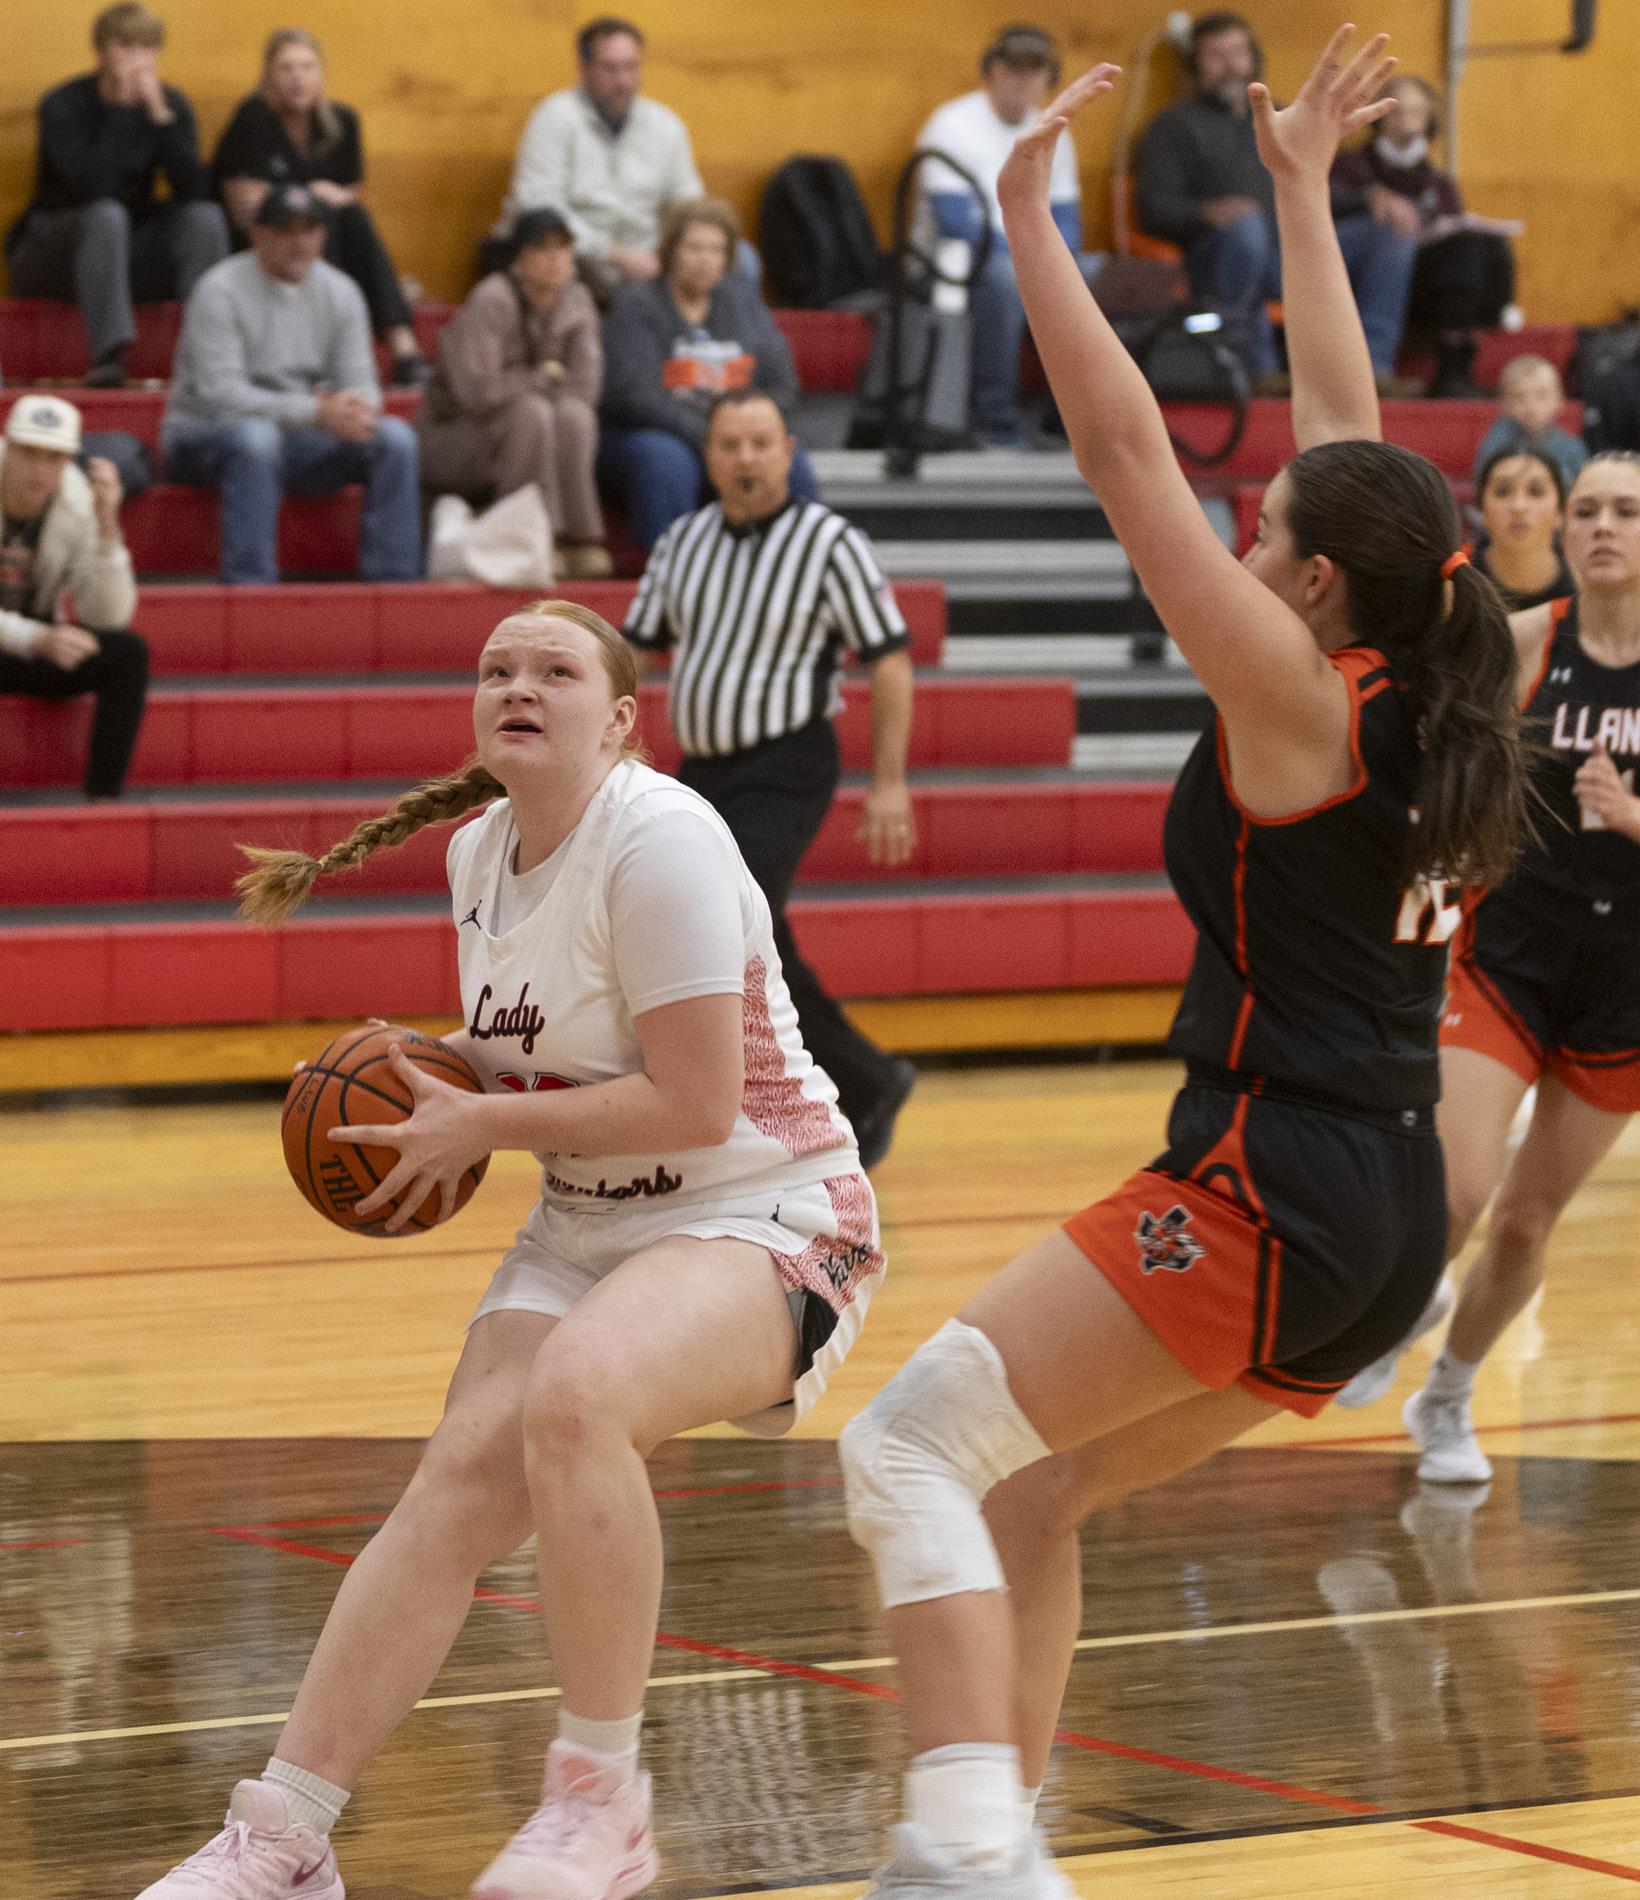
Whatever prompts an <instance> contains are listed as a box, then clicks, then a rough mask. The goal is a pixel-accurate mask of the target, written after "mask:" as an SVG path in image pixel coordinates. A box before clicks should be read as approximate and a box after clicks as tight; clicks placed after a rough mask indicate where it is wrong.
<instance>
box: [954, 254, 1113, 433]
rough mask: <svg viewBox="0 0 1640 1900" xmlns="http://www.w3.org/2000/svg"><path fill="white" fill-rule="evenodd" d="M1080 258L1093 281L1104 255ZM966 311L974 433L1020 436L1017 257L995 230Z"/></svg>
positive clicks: (1021, 333)
mask: <svg viewBox="0 0 1640 1900" xmlns="http://www.w3.org/2000/svg"><path fill="white" fill-rule="evenodd" d="M1076 261H1077V263H1078V264H1080V265H1081V267H1082V275H1083V277H1084V278H1086V279H1087V281H1088V282H1089V283H1091V282H1092V281H1093V279H1094V278H1095V277H1096V276H1097V275H1098V274H1099V266H1100V265H1101V264H1102V263H1103V262H1104V259H1103V257H1101V256H1099V255H1097V254H1096V253H1092V252H1087V251H1084V252H1082V253H1081V254H1080V255H1079V256H1078V257H1077V260H1076ZM968 314H969V333H970V336H971V338H972V341H971V343H970V345H969V363H970V373H971V388H972V393H971V397H970V421H971V423H972V425H973V428H974V432H975V433H976V434H977V435H980V436H983V437H984V438H985V439H986V440H987V441H989V442H1012V441H1015V440H1017V438H1018V436H1019V352H1020V347H1021V345H1022V344H1023V343H1024V341H1025V306H1024V304H1022V303H1021V302H1020V299H1019V279H1018V278H1017V277H1016V276H1015V275H1014V260H1013V257H1012V255H1011V254H1010V252H1009V250H1008V246H1007V245H1006V244H1005V243H1004V242H1003V241H1002V239H1001V238H1000V237H997V236H996V235H995V234H993V236H992V241H991V254H990V256H989V257H988V258H987V259H986V260H985V268H984V270H982V271H981V272H980V274H979V276H978V277H976V278H975V279H974V281H973V283H972V284H970V285H969V287H968Z"/></svg>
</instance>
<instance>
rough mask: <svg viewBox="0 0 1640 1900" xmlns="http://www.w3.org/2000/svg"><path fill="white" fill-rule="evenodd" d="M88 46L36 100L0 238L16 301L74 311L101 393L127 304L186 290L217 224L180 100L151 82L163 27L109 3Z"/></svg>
mask: <svg viewBox="0 0 1640 1900" xmlns="http://www.w3.org/2000/svg"><path fill="white" fill-rule="evenodd" d="M91 44H92V47H93V49H94V50H95V52H96V55H97V69H96V71H95V72H92V73H86V74H84V75H83V76H82V77H80V78H78V79H70V80H68V81H67V82H66V83H65V84H63V85H61V86H57V87H55V88H54V89H53V90H52V91H51V92H48V93H47V94H46V95H45V97H44V98H43V99H42V100H41V101H40V111H39V119H40V125H39V156H38V159H37V161H36V167H35V177H34V196H33V198H32V199H31V200H30V202H29V206H28V209H27V210H26V211H25V212H24V213H23V215H22V217H20V218H19V219H18V220H17V222H16V223H15V224H14V225H13V226H12V228H11V230H10V231H9V232H7V234H6V258H7V261H8V263H9V265H10V267H11V287H12V290H13V292H14V293H15V294H16V295H17V296H19V297H57V298H62V299H64V300H72V301H73V302H74V303H76V304H78V305H79V309H80V315H81V317H82V318H83V319H84V322H85V329H86V337H87V339H88V341H89V343H90V346H91V370H90V373H89V375H87V377H86V383H87V385H88V386H89V387H91V388H94V389H114V388H118V387H119V386H120V385H121V384H122V383H123V382H124V381H125V352H126V351H127V350H128V349H129V348H130V347H131V344H132V342H133V340H134V339H135V337H136V334H137V326H136V317H135V314H134V312H133V311H132V308H131V304H132V299H133V298H135V299H136V300H137V301H139V302H154V301H157V300H159V299H161V298H165V297H186V296H187V295H188V293H189V291H190V290H192V289H193V287H194V285H195V283H197V282H198V280H199V278H200V277H201V276H202V275H203V274H204V273H205V272H206V271H207V270H209V269H210V267H211V266H212V265H213V264H215V263H216V262H217V261H218V260H219V259H221V258H222V257H225V256H226V255H227V250H228V229H227V225H226V223H225V222H224V220H223V216H222V207H221V206H220V205H218V204H216V203H215V202H214V201H213V199H212V195H211V175H210V173H209V171H208V170H207V169H206V167H205V165H204V163H203V161H202V160H201V159H200V156H199V134H198V128H197V127H196V125H195V123H194V111H193V107H192V106H190V105H189V103H188V101H187V100H186V99H185V98H184V97H183V95H182V94H181V93H180V92H178V91H177V89H176V87H175V86H167V85H165V84H164V83H163V82H162V81H161V79H160V76H159V53H160V48H161V47H162V46H163V45H164V44H165V23H164V22H163V21H162V20H161V19H159V18H158V16H157V15H155V14H152V13H150V12H149V11H148V9H147V8H146V7H144V6H141V5H138V4H136V0H122V4H120V5H118V6H112V7H106V8H104V10H103V11H102V12H101V13H99V14H98V15H97V17H96V20H95V21H94V22H93V23H92V28H91ZM162 173H163V174H164V177H165V183H166V187H167V195H166V196H165V197H163V198H161V197H159V196H158V195H157V194H156V192H155V189H154V187H155V183H156V181H157V179H158V178H159V176H160V175H161V174H162Z"/></svg>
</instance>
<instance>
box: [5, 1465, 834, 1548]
mask: <svg viewBox="0 0 1640 1900" xmlns="http://www.w3.org/2000/svg"><path fill="white" fill-rule="evenodd" d="M842 1482H843V1480H842V1478H841V1476H838V1477H835V1478H771V1479H769V1480H767V1481H765V1482H761V1483H757V1484H688V1485H677V1486H674V1487H672V1488H671V1489H668V1490H662V1491H656V1492H654V1493H653V1494H652V1495H653V1496H655V1497H656V1498H665V1499H672V1498H720V1497H730V1496H738V1495H739V1494H740V1493H742V1492H755V1491H820V1490H826V1489H830V1488H832V1487H840V1486H841V1485H842ZM386 1522H387V1515H386V1513H385V1512H382V1511H345V1512H342V1513H340V1514H339V1515H337V1516H335V1517H275V1518H270V1519H268V1521H267V1522H266V1523H259V1524H212V1525H207V1526H206V1528H207V1529H209V1530H211V1531H214V1532H215V1533H216V1534H217V1535H218V1536H221V1537H234V1536H237V1535H238V1534H239V1533H240V1532H242V1531H256V1532H262V1531H315V1530H328V1529H329V1528H330V1527H331V1526H332V1525H337V1524H385V1523H386ZM4 1549H5V1545H4V1544H0V1550H4Z"/></svg>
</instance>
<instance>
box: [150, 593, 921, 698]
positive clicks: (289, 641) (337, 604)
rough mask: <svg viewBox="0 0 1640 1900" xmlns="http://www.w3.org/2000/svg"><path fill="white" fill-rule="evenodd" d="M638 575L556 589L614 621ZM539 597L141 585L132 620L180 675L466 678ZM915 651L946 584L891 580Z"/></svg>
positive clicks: (160, 663)
mask: <svg viewBox="0 0 1640 1900" xmlns="http://www.w3.org/2000/svg"><path fill="white" fill-rule="evenodd" d="M636 591H637V584H636V582H634V581H566V582H564V583H563V584H562V585H561V586H558V587H556V588H554V589H553V592H554V594H555V595H557V596H559V597H560V598H562V599H565V600H577V601H580V602H581V603H582V604H583V605H584V606H587V607H591V608H592V609H593V610H594V611H595V612H597V613H600V614H602V615H603V617H604V618H605V619H606V620H608V621H610V622H612V623H613V624H614V625H615V626H617V627H618V626H619V625H620V624H621V621H622V620H623V619H624V618H625V616H626V610H627V608H628V607H629V606H630V605H631V604H632V596H633V595H634V593H636ZM537 597H538V596H537V594H536V593H535V592H533V591H523V590H513V589H505V588H493V587H479V586H472V585H468V584H466V583H463V582H453V581H407V582H403V583H395V582H376V583H371V582H367V581H319V582H292V581H284V582H281V583H280V584H279V585H278V586H276V587H222V586H218V585H216V584H215V583H210V584H193V583H189V582H179V583H176V584H174V585H159V586H148V587H144V588H143V589H142V592H141V596H140V599H139V602H138V608H137V618H136V622H135V625H136V627H137V628H138V630H139V631H140V632H141V634H142V636H143V638H144V639H145V640H146V641H147V642H148V647H149V652H150V654H151V656H152V661H153V670H154V673H155V674H156V676H159V675H175V674H188V673H371V672H386V673H423V672H460V673H465V674H470V673H471V672H472V670H473V668H474V666H475V665H476V664H477V661H478V655H479V651H480V649H481V648H482V647H483V644H484V641H485V639H486V637H487V636H488V634H489V632H490V630H491V628H493V627H494V626H495V625H496V623H497V622H498V621H500V620H502V619H504V618H505V617H506V615H507V614H509V613H512V612H514V611H516V610H517V609H518V608H520V607H523V606H525V605H527V604H528V603H529V602H530V601H531V600H534V599H536V598H537ZM894 597H895V599H896V600H897V601H898V602H899V605H900V611H901V613H903V614H904V615H905V620H906V625H907V627H908V628H909V629H910V632H911V657H912V659H913V660H914V661H915V662H916V663H917V665H918V666H937V665H938V664H939V661H940V655H941V652H942V650H943V648H944V643H945V626H946V610H945V589H944V587H943V586H941V584H940V583H939V582H938V581H897V582H896V583H895V584H894Z"/></svg>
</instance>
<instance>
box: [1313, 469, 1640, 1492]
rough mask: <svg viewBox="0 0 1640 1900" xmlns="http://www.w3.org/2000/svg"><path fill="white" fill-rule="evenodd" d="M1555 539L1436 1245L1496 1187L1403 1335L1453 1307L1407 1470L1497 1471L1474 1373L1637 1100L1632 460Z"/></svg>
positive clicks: (1527, 640) (1529, 626) (1370, 1373)
mask: <svg viewBox="0 0 1640 1900" xmlns="http://www.w3.org/2000/svg"><path fill="white" fill-rule="evenodd" d="M1564 538H1565V548H1566V560H1567V563H1568V565H1569V566H1570V568H1571V571H1572V578H1573V580H1574V582H1575V583H1576V589H1577V591H1576V593H1575V595H1574V596H1573V597H1572V598H1571V599H1569V600H1567V599H1563V600H1557V601H1551V602H1549V603H1548V604H1547V605H1545V606H1540V607H1535V608H1531V609H1529V610H1528V611H1526V612H1524V613H1519V614H1516V615H1514V616H1513V618H1512V620H1511V623H1510V624H1511V627H1512V629H1513V631H1514V634H1515V638H1516V642H1517V645H1518V646H1519V649H1520V655H1521V670H1522V674H1523V678H1524V684H1523V687H1522V693H1521V697H1522V699H1523V700H1524V701H1525V702H1526V703H1527V719H1528V729H1529V730H1530V731H1531V732H1532V733H1533V734H1534V736H1536V737H1537V738H1538V739H1539V741H1540V742H1541V743H1542V745H1543V747H1544V749H1545V751H1546V753H1547V763H1546V766H1545V768H1544V770H1543V772H1542V774H1541V783H1542V787H1543V791H1544V794H1545V796H1546V799H1547V804H1548V811H1547V814H1546V816H1545V817H1544V819H1543V821H1542V822H1541V823H1540V824H1539V825H1538V827H1537V836H1536V838H1535V839H1534V840H1533V842H1532V844H1531V845H1530V847H1529V848H1528V850H1527V851H1526V853H1525V855H1524V856H1523V857H1522V859H1521V861H1520V863H1519V864H1517V865H1516V867H1515V869H1514V871H1513V872H1512V873H1511V875H1510V876H1509V877H1508V878H1507V879H1506V880H1505V882H1504V883H1503V884H1502V885H1500V886H1499V887H1498V888H1497V889H1496V890H1493V891H1490V892H1488V893H1487V894H1486V895H1485V896H1484V897H1482V898H1481V899H1480V900H1479V902H1478V903H1476V904H1475V905H1473V906H1472V907H1471V908H1470V910H1469V913H1468V915H1467V916H1466V917H1465V919H1464V923H1463V927H1462V929H1461V931H1460V932H1459V934H1458V936H1457V939H1456V943H1455V954H1454V959H1453V968H1452V990H1451V996H1450V999H1449V1001H1448V1004H1447V1009H1446V1014H1445V1016H1444V1017H1443V1019H1442V1023H1441V1108H1440V1116H1439V1126H1440V1133H1441V1142H1442V1145H1443V1147H1444V1148H1445V1150H1446V1168H1447V1198H1448V1206H1449V1209H1450V1213H1451V1234H1450V1238H1449V1240H1448V1243H1447V1251H1448V1255H1449V1257H1455V1256H1456V1255H1457V1254H1458V1253H1459V1252H1460V1251H1461V1250H1462V1248H1463V1246H1464V1244H1465V1242H1466V1241H1467V1240H1468V1239H1469V1237H1470V1235H1471V1233H1472V1232H1473V1231H1474V1228H1475V1226H1476V1224H1477V1223H1478V1222H1479V1220H1480V1218H1481V1215H1482V1213H1483V1212H1484V1211H1485V1209H1486V1206H1487V1203H1488V1202H1489V1201H1491V1200H1492V1197H1493V1194H1494V1192H1496V1194H1497V1199H1496V1202H1495V1203H1494V1204H1493V1207H1492V1212H1491V1215H1490V1217H1489V1218H1488V1220H1487V1224H1486V1236H1485V1239H1484V1240H1483V1241H1482V1243H1481V1249H1480V1252H1479V1253H1478V1254H1477V1255H1476V1257H1475V1261H1474V1264H1473V1265H1472V1266H1471V1268H1470V1270H1469V1273H1468V1275H1467V1276H1466V1278H1465V1280H1464V1283H1463V1291H1462V1293H1461V1294H1460V1295H1459V1296H1458V1298H1457V1309H1456V1311H1453V1295H1452V1291H1451V1288H1450V1286H1449V1285H1448V1284H1447V1283H1445V1282H1443V1283H1442V1286H1441V1287H1440V1289H1439V1290H1438V1291H1437V1293H1436V1296H1435V1298H1434V1300H1433V1301H1431V1303H1430V1306H1429V1308H1428V1309H1427V1310H1426V1312H1425V1314H1424V1316H1423V1318H1422V1319H1421V1320H1420V1321H1419V1324H1418V1326H1417V1328H1416V1329H1415V1330H1414V1332H1413V1334H1412V1338H1416V1337H1417V1336H1418V1334H1419V1333H1422V1332H1426V1331H1428V1330H1430V1329H1431V1328H1433V1327H1434V1326H1436V1325H1438V1324H1439V1323H1440V1322H1441V1320H1442V1319H1444V1318H1445V1317H1446V1316H1447V1314H1448V1313H1451V1315H1452V1323H1451V1325H1450V1326H1449V1327H1448V1329H1447V1335H1446V1342H1445V1344H1444V1346H1443V1347H1442V1349H1441V1351H1440V1353H1439V1354H1438V1355H1437V1356H1436V1359H1435V1362H1434V1364H1433V1365H1432V1366H1431V1368H1430V1372H1429V1376H1428V1378H1427V1379H1426V1380H1425V1382H1424V1385H1423V1387H1422V1389H1421V1390H1420V1391H1418V1392H1415V1393H1414V1394H1413V1395H1412V1397H1411V1398H1409V1399H1408V1400H1407V1402H1406V1404H1405V1406H1404V1407H1403V1408H1402V1419H1403V1421H1404V1422H1405V1424H1406V1428H1407V1430H1408V1431H1409V1432H1410V1433H1411V1435H1412V1437H1413V1439H1414V1441H1415V1442H1416V1444H1417V1446H1418V1448H1419V1451H1420V1452H1421V1454H1422V1456H1421V1458H1420V1461H1419V1464H1418V1476H1419V1477H1420V1478H1424V1479H1427V1480H1429V1481H1430V1482H1432V1483H1450V1484H1483V1483H1485V1482H1486V1481H1487V1480H1488V1479H1489V1478H1490V1477H1491V1475H1492V1466H1491V1462H1490V1461H1489V1459H1488V1458H1487V1456H1486V1454H1485V1452H1483V1451H1482V1450H1481V1447H1480V1441H1479V1439H1477V1437H1476V1436H1475V1429H1474V1425H1473V1422H1472V1420H1471V1418H1470V1396H1471V1393H1472V1391H1473V1389H1474V1383H1475V1375H1476V1373H1477V1372H1478V1371H1479V1370H1480V1367H1481V1363H1482V1361H1483V1360H1484V1359H1485V1358H1486V1355H1487V1354H1488V1353H1489V1352H1490V1351H1491V1350H1492V1348H1493V1346H1495V1345H1496V1344H1497V1342H1498V1340H1499V1338H1500V1337H1501V1336H1502V1334H1503V1331H1504V1329H1505V1328H1506V1327H1507V1326H1508V1325H1509V1322H1510V1321H1511V1320H1512V1319H1514V1318H1515V1317H1516V1315H1517V1314H1519V1313H1520V1312H1522V1311H1523V1310H1524V1309H1525V1307H1526V1305H1527V1303H1528V1302H1529V1301H1530V1300H1531V1298H1532V1296H1533V1295H1534V1294H1535V1293H1536V1292H1537V1290H1538V1288H1539V1287H1540V1286H1541V1285H1542V1284H1543V1269H1544V1254H1545V1251H1546V1250H1547V1247H1548V1244H1549V1239H1550V1236H1551V1235H1552V1233H1553V1232H1554V1228H1555V1223H1556V1222H1557V1221H1558V1220H1559V1219H1560V1216H1561V1215H1562V1214H1563V1213H1564V1212H1565V1210H1566V1206H1567V1203H1568V1202H1569V1201H1570V1200H1571V1198H1572V1196H1573V1195H1574V1194H1575V1193H1576V1192H1577V1190H1578V1189H1579V1188H1580V1187H1581V1186H1582V1185H1583V1183H1584V1182H1585V1181H1586V1180H1587V1179H1588V1178H1589V1175H1590V1173H1591V1172H1592V1171H1593V1169H1594V1168H1595V1166H1596V1165H1597V1164H1598V1163H1599V1162H1600V1161H1601V1160H1602V1159H1603V1158H1604V1156H1605V1155H1606V1154H1607V1153H1609V1152H1610V1150H1611V1147H1612V1144H1613V1143H1614V1142H1615V1141H1616V1140H1617V1137H1618V1136H1619V1135H1620V1134H1621V1133H1622V1132H1623V1129H1624V1127H1625V1125H1626V1124H1627V1121H1628V1118H1629V1116H1630V1115H1632V1114H1633V1113H1634V1112H1635V1111H1636V1110H1637V1109H1640V797H1636V795H1635V786H1636V782H1637V781H1636V774H1637V772H1640V456H1637V455H1634V454H1633V453H1631V452H1628V451H1622V450H1619V451H1609V452H1607V453H1605V454H1602V455H1597V456H1595V457H1594V458H1593V460H1592V461H1589V462H1587V463H1585V465H1584V466H1583V468H1582V469H1581V470H1580V471H1579V473H1578V477H1577V480H1576V481H1575V482H1574V483H1573V485H1572V492H1571V494H1570V496H1569V497H1568V500H1567V504H1566V527H1565V536H1564ZM1534 1086H1535V1087H1536V1090H1537V1097H1536V1101H1535V1102H1534V1104H1533V1107H1532V1113H1531V1119H1530V1121H1529V1122H1528V1124H1527V1128H1526V1134H1525V1137H1524V1139H1523V1140H1522V1142H1521V1144H1520V1147H1519V1149H1518V1150H1517V1151H1516V1153H1515V1155H1514V1158H1513V1160H1510V1159H1509V1134H1510V1127H1511V1124H1512V1123H1513V1121H1514V1119H1515V1115H1516V1112H1517V1110H1518V1109H1519V1108H1520V1106H1521V1103H1522V1101H1523V1100H1524V1098H1525V1095H1526V1091H1527V1090H1528V1089H1529V1088H1532V1087H1534ZM1500 1184H1501V1185H1500ZM1410 1343H1411V1341H1410V1340H1405V1341H1403V1342H1402V1344H1401V1345H1400V1346H1398V1347H1397V1348H1396V1349H1395V1350H1394V1351H1392V1352H1389V1353H1386V1354H1385V1355H1384V1356H1383V1358H1382V1359H1380V1360H1379V1361H1378V1362H1377V1363H1376V1364H1374V1365H1372V1366H1369V1367H1368V1368H1367V1370H1366V1371H1365V1372H1363V1373H1362V1374H1361V1375H1360V1377H1359V1378H1358V1379H1354V1380H1352V1381H1351V1382H1350V1385H1349V1387H1348V1388H1347V1389H1346V1390H1345V1392H1344V1393H1343V1394H1342V1395H1341V1397H1342V1400H1343V1402H1344V1403H1345V1404H1353V1405H1370V1404H1371V1403H1372V1402H1373V1401H1374V1400H1375V1399H1378V1398H1381V1397H1382V1396H1383V1395H1384V1393H1385V1392H1387V1391H1388V1390H1389V1388H1390V1385H1391V1384H1392V1383H1393V1381H1394V1378H1395V1369H1396V1366H1397V1364H1398V1362H1399V1360H1400V1356H1401V1352H1402V1351H1403V1350H1404V1349H1405V1347H1406V1346H1407V1345H1408V1344H1410Z"/></svg>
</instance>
